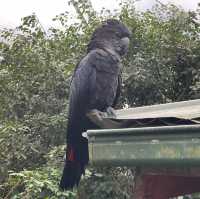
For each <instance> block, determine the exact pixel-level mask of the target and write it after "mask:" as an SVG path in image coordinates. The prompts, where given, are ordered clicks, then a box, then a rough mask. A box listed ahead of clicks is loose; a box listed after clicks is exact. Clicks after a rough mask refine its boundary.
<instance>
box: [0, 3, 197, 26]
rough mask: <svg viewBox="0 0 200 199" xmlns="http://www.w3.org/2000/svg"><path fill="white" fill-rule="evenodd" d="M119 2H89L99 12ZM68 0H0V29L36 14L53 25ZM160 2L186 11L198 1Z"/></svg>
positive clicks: (141, 5)
mask: <svg viewBox="0 0 200 199" xmlns="http://www.w3.org/2000/svg"><path fill="white" fill-rule="evenodd" d="M119 1H120V0H91V2H92V4H93V7H94V9H95V10H97V11H100V10H101V8H102V7H105V8H106V9H111V10H113V9H117V8H118V2H119ZM155 1H156V0H139V1H137V3H136V8H137V9H138V10H145V9H148V8H151V7H152V5H153V4H154V3H155ZM67 2H68V0H1V4H0V28H1V27H15V26H17V25H19V24H20V19H21V18H22V17H24V16H27V15H30V14H32V13H33V12H35V13H36V15H37V16H38V18H39V19H40V21H41V23H42V24H43V25H44V26H45V27H48V26H51V25H53V22H52V18H54V17H55V16H56V15H58V14H60V13H62V12H64V11H66V10H69V6H68V4H67ZM160 2H163V3H167V2H173V3H175V4H177V5H181V6H182V7H183V8H185V9H186V10H188V9H190V10H194V9H196V8H197V4H198V2H200V0H160Z"/></svg>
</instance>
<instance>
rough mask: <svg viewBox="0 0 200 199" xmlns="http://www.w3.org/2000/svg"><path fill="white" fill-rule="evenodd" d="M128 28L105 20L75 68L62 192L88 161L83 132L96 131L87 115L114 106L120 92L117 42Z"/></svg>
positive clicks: (119, 49)
mask: <svg viewBox="0 0 200 199" xmlns="http://www.w3.org/2000/svg"><path fill="white" fill-rule="evenodd" d="M129 35H130V33H129V31H128V29H127V28H126V27H125V26H124V25H123V24H122V23H120V22H119V21H117V20H108V21H107V22H106V23H105V24H103V25H102V26H101V27H99V28H97V29H96V31H95V32H94V33H93V36H92V39H91V42H90V44H89V45H88V54H87V55H86V56H85V57H84V58H83V59H82V60H81V61H80V63H79V64H78V66H77V67H76V69H75V72H74V75H73V79H72V82H71V87H70V104H69V117H68V128H67V155H66V163H65V168H64V171H63V176H62V179H61V182H60V187H61V188H62V189H68V188H73V187H74V185H78V183H79V181H80V177H81V175H82V174H83V173H84V170H85V166H86V165H87V163H88V161H89V155H88V142H87V139H86V138H84V137H82V133H83V132H85V131H86V130H88V129H94V128H98V127H97V126H96V125H95V124H94V123H92V121H90V119H89V118H88V117H87V116H86V114H87V113H88V112H89V111H90V110H92V109H97V110H99V111H106V109H107V108H108V107H113V106H115V104H116V101H117V98H118V96H119V92H120V81H119V79H120V69H121V62H120V57H121V55H123V54H124V53H125V52H122V51H124V50H125V49H124V47H123V43H122V44H121V43H120V40H121V39H122V38H124V37H129Z"/></svg>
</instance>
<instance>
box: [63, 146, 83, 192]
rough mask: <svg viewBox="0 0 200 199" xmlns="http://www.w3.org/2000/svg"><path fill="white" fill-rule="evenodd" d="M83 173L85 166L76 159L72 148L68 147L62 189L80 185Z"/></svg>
mask: <svg viewBox="0 0 200 199" xmlns="http://www.w3.org/2000/svg"><path fill="white" fill-rule="evenodd" d="M83 173H84V168H83V166H81V164H80V163H79V162H78V161H77V160H75V156H74V151H73V150H72V149H71V148H68V153H67V157H66V161H65V166H64V170H63V174H62V178H61V181H60V188H61V189H62V190H68V189H72V188H73V187H74V186H78V184H79V181H80V179H81V175H82V174H83Z"/></svg>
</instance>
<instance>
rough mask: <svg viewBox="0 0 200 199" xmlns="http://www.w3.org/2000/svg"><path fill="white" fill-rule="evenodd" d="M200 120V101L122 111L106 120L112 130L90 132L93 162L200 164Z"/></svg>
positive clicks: (97, 163) (152, 164) (133, 164)
mask: <svg viewBox="0 0 200 199" xmlns="http://www.w3.org/2000/svg"><path fill="white" fill-rule="evenodd" d="M199 119H200V100H191V101H185V102H177V103H169V104H162V105H154V106H147V107H139V108H131V109H126V110H118V111H117V118H116V119H112V118H104V119H103V122H104V123H103V125H104V126H105V124H106V125H107V126H108V128H111V129H99V130H88V131H87V137H88V140H89V152H90V162H91V163H92V164H94V165H115V166H161V165H165V166H200V124H199ZM152 121H153V122H152ZM110 124H111V125H110ZM138 124H139V125H138ZM109 125H110V126H109ZM127 126H128V127H135V128H126V127H127ZM112 127H114V128H113V129H112ZM118 127H119V128H118Z"/></svg>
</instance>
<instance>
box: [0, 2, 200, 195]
mask: <svg viewBox="0 0 200 199" xmlns="http://www.w3.org/2000/svg"><path fill="white" fill-rule="evenodd" d="M69 6H73V7H74V8H75V10H76V17H75V18H73V22H72V20H71V19H72V17H71V15H70V13H68V12H65V13H62V14H60V15H58V16H56V17H55V19H54V20H56V21H58V22H60V28H54V27H52V28H50V29H49V30H48V31H45V30H44V29H43V27H42V25H41V24H40V22H39V20H38V18H37V16H36V15H35V14H32V15H30V16H27V17H24V18H23V19H22V24H21V25H20V26H19V27H18V28H16V29H15V30H6V31H3V32H1V37H2V38H3V40H2V41H1V42H0V65H1V67H0V121H1V122H0V176H1V177H0V198H1V197H2V198H11V199H17V198H41V199H48V198H51V199H57V198H59V199H60V198H69V199H72V198H75V197H76V198H81V199H84V198H85V199H86V198H87V199H92V198H95V199H96V198H102V199H106V198H118V199H120V198H123V199H124V198H126V199H128V198H132V186H133V184H134V172H133V170H130V169H126V168H95V169H94V168H89V169H88V170H87V171H86V175H85V177H84V178H83V180H82V181H81V184H80V186H79V189H78V191H77V192H76V190H74V191H73V192H72V191H71V192H61V191H60V190H59V189H58V183H59V179H60V175H61V171H62V167H63V155H64V150H65V146H63V144H64V143H65V133H66V124H67V107H68V100H67V99H68V95H69V84H70V80H71V74H72V71H73V68H74V67H75V65H76V64H77V63H78V61H79V60H80V59H81V57H83V56H84V54H85V52H86V48H87V43H88V41H89V39H90V37H91V34H92V32H93V30H94V29H95V28H96V27H97V26H98V24H99V23H100V22H101V21H102V20H104V19H106V18H109V17H113V18H118V19H120V20H122V21H123V22H124V23H126V24H127V25H128V27H129V29H130V30H131V32H132V37H131V44H130V50H129V53H128V55H127V57H126V58H125V59H124V60H123V63H124V66H125V67H124V68H123V79H124V84H123V89H122V97H121V105H124V104H126V105H129V106H138V105H146V104H155V103H164V102H171V101H180V100H187V99H194V98H199V97H200V95H199V93H200V36H199V35H200V24H199V21H198V19H199V15H200V12H199V10H197V11H195V12H185V11H184V10H182V9H181V8H177V7H176V6H174V5H171V4H169V5H166V6H163V5H157V6H155V7H154V8H153V9H152V10H150V11H146V12H143V13H139V12H136V10H135V8H134V3H133V1H124V2H123V3H122V4H121V5H120V6H121V11H120V12H114V13H112V12H110V11H108V10H105V9H103V10H102V12H101V13H99V14H98V13H96V12H95V11H94V10H93V9H92V7H91V4H90V3H89V2H88V1H87V0H82V1H77V0H70V1H69Z"/></svg>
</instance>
